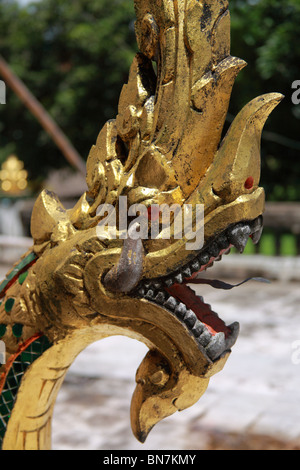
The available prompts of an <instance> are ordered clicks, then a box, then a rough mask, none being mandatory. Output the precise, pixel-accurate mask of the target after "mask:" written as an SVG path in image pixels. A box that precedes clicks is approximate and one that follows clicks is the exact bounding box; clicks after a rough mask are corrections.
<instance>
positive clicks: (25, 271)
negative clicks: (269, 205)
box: [0, 0, 282, 449]
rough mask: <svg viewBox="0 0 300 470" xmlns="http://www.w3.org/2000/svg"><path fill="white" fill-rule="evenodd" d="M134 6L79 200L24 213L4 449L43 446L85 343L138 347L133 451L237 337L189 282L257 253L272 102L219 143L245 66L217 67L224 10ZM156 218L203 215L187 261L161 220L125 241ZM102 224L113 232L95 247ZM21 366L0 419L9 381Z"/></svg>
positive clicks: (3, 317)
mask: <svg viewBox="0 0 300 470" xmlns="http://www.w3.org/2000/svg"><path fill="white" fill-rule="evenodd" d="M135 6H136V15H137V22H136V35H137V41H138V46H139V49H140V53H138V54H137V55H136V57H135V58H134V60H133V63H132V66H131V69H130V73H129V80H128V83H127V84H126V85H124V87H123V89H122V92H121V96H120V101H119V108H118V115H117V118H116V119H115V120H111V121H109V122H107V123H106V124H105V126H104V127H103V129H102V130H101V132H100V134H99V137H98V139H97V142H96V144H95V145H94V146H93V147H92V149H91V151H90V154H89V157H88V161H87V179H86V181H87V191H86V193H85V194H83V196H82V197H81V199H80V200H79V201H78V203H77V204H76V206H75V207H74V208H73V209H71V210H65V208H64V207H63V206H62V205H61V203H60V201H59V200H58V198H57V197H56V196H55V195H54V194H52V193H50V192H47V191H43V192H42V193H41V195H40V196H39V198H38V199H37V201H36V204H35V206H34V209H33V213H32V221H31V229H32V237H33V239H34V246H33V248H32V250H30V252H29V253H27V254H26V256H25V257H24V258H23V259H22V260H21V261H20V262H19V263H18V264H17V265H16V266H15V267H14V269H13V271H11V272H10V273H9V274H8V276H7V278H6V280H5V281H4V282H3V284H2V286H1V288H2V291H1V297H2V298H3V302H2V305H1V307H0V308H1V309H2V310H1V313H0V332H1V331H2V333H4V334H2V337H1V338H0V339H2V341H4V342H5V344H6V345H7V360H6V365H3V366H2V367H1V368H0V373H2V375H1V376H0V391H1V392H2V395H1V397H2V399H3V400H4V398H3V396H4V394H6V395H5V396H6V402H5V403H6V408H4V401H2V402H0V410H2V428H1V427H0V438H2V439H3V448H4V449H35V448H40V449H41V448H49V447H50V445H51V444H50V442H51V436H50V425H51V417H52V411H53V406H54V403H55V398H56V394H57V392H58V390H59V388H60V386H61V384H62V381H63V378H64V375H65V373H66V371H67V370H68V367H69V366H70V364H71V363H72V362H73V360H74V359H75V357H76V356H77V355H78V354H79V353H80V352H81V351H82V350H83V349H84V348H85V347H86V346H87V345H88V344H90V343H91V342H93V341H96V340H98V339H101V338H104V337H107V336H110V335H127V336H129V337H132V338H136V339H138V340H140V341H143V342H144V343H145V344H146V345H147V346H148V347H149V352H148V354H147V355H146V357H145V359H144V360H143V362H142V364H141V366H140V367H139V369H138V371H137V376H136V382H137V384H136V390H135V392H134V395H133V399H132V405H131V424H132V429H133V432H134V434H135V436H136V437H137V438H138V439H139V440H140V441H142V442H143V441H144V440H145V439H146V437H147V434H148V433H149V431H150V430H151V429H152V427H153V426H154V425H155V424H156V423H157V422H158V421H160V420H161V419H163V418H165V417H166V416H169V415H171V414H172V413H174V412H175V411H177V410H183V409H185V408H187V407H189V406H191V405H192V404H194V403H195V402H196V401H197V400H198V399H199V398H200V396H201V395H202V394H203V393H204V392H205V390H206V388H207V385H208V381H209V378H210V377H211V376H212V375H213V374H215V373H216V372H218V371H220V370H221V369H222V368H223V366H224V364H225V362H226V360H227V358H228V356H229V354H230V350H231V347H232V346H233V344H234V343H235V341H236V339H237V336H238V330H239V326H238V323H233V324H232V325H229V326H227V325H226V324H225V323H224V322H223V321H222V319H220V318H219V317H218V316H217V315H216V314H215V313H214V312H213V311H212V310H211V308H210V306H208V305H207V304H205V302H204V300H203V298H201V297H197V296H196V295H195V293H194V292H193V291H192V290H191V289H190V288H189V287H188V285H187V284H189V283H190V282H197V281H195V279H196V277H197V276H198V275H199V273H200V272H201V271H204V270H205V269H206V268H208V267H209V266H211V265H212V264H213V262H214V261H215V260H218V259H220V257H221V255H222V254H223V253H227V252H228V251H229V250H230V248H231V247H232V246H236V247H237V248H238V249H239V250H240V251H243V248H244V247H245V244H246V242H247V240H248V238H249V237H251V238H252V239H253V241H254V242H255V243H256V242H257V241H258V240H259V237H260V235H261V230H262V217H261V216H262V213H263V210H264V191H263V189H262V188H260V187H259V179H260V139H261V132H262V128H263V125H264V123H265V121H266V119H267V117H268V115H269V114H270V113H271V111H272V110H273V108H274V107H275V106H276V105H277V104H278V103H279V102H280V101H281V99H282V95H280V94H276V93H271V94H267V95H264V96H260V97H259V98H256V99H254V100H253V101H252V102H250V103H249V104H248V105H246V106H245V107H244V109H243V110H242V111H241V112H240V114H238V116H237V117H236V118H235V120H234V122H233V123H232V125H231V127H230V129H229V131H228V132H227V134H226V136H225V137H224V139H223V140H221V139H222V131H223V126H224V122H225V118H226V114H227V110H228V104H229V99H230V95H231V91H232V87H233V84H234V81H235V78H236V76H237V74H238V72H239V71H240V70H241V69H242V68H243V67H244V66H245V62H244V61H242V60H240V59H237V58H235V57H232V56H231V55H230V14H229V10H228V1H227V0H206V1H205V2H204V1H203V2H202V1H198V0H187V1H182V0H179V1H178V2H173V1H171V0H157V1H155V2H153V1H151V2H150V1H148V0H135ZM134 205H136V206H134ZM163 205H165V207H169V208H172V206H173V205H174V206H176V207H177V208H178V207H179V208H182V209H183V212H185V211H187V213H188V214H189V217H190V219H189V220H190V222H191V224H190V227H194V225H195V223H196V222H197V220H196V219H197V214H198V213H197V208H198V207H202V208H204V212H203V217H204V235H203V239H202V241H201V243H200V242H199V243H196V244H195V243H194V244H192V245H191V248H190V249H187V243H188V242H189V241H190V240H191V237H190V235H191V234H190V233H189V232H188V231H187V232H184V233H182V234H181V236H180V237H178V236H176V234H177V228H178V227H176V221H177V220H178V219H176V217H175V216H174V214H173V213H172V214H171V216H170V227H169V236H168V237H165V236H163V234H162V232H159V233H158V235H157V236H156V237H154V238H153V237H152V238H151V236H144V237H143V239H142V237H138V236H136V235H137V234H138V233H139V230H140V229H141V222H142V220H145V212H144V211H143V208H144V209H145V210H146V213H147V214H148V215H149V218H147V225H146V227H147V234H148V235H149V233H150V232H151V230H152V222H154V223H155V222H156V224H157V226H158V227H160V226H162V220H161V215H160V213H159V212H158V213H157V212H156V216H155V211H154V210H153V208H156V209H157V207H160V208H161V207H162V206H163ZM132 206H134V207H135V209H136V212H134V211H133V212H130V210H131V209H130V208H131V207H132ZM109 208H113V211H112V212H111V213H109ZM185 208H187V209H185ZM124 209H125V211H127V214H128V218H127V219H126V220H125V222H124V219H122V218H120V217H119V215H120V214H121V212H122V211H123V210H124ZM170 212H171V211H170ZM134 215H135V216H137V215H138V216H139V220H138V221H137V219H135V220H133V221H132V217H133V216H134ZM169 215H170V214H169ZM143 217H144V219H143ZM103 221H105V223H106V225H107V226H108V227H109V229H110V230H108V231H107V232H105V233H104V235H103V233H102V236H99V224H100V225H101V223H103ZM102 226H103V224H102ZM202 228H203V227H202ZM124 229H125V232H126V230H127V232H126V235H125V236H124ZM112 233H114V235H115V236H111V234H112ZM202 233H203V232H202ZM17 327H19V330H18V328H17ZM17 333H18V334H17ZM34 351H35V353H36V355H35V357H33V352H34ZM36 351H38V352H36ZM26 354H27V355H26ZM24 355H25V356H24ZM24 357H25V359H26V360H27V363H26V364H27V366H26V367H25V366H24V373H23V374H21V375H22V378H21V379H20V380H21V381H19V383H18V386H17V387H16V390H15V392H14V394H12V393H11V395H13V396H11V397H10V399H11V401H10V403H11V404H10V405H9V406H10V409H9V406H8V405H7V403H8V401H7V397H8V395H7V390H8V389H7V384H8V381H9V379H10V377H11V374H12V371H13V370H14V368H15V365H16V364H17V363H19V362H21V363H22V361H23V362H24V361H25V359H24ZM22 358H23V359H22ZM25 362H26V361H25ZM1 406H2V408H1ZM3 410H4V411H3ZM7 410H8V411H9V413H8V411H7ZM3 423H4V424H3ZM1 433H2V434H1Z"/></svg>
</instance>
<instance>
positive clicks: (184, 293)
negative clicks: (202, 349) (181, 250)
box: [165, 277, 270, 341]
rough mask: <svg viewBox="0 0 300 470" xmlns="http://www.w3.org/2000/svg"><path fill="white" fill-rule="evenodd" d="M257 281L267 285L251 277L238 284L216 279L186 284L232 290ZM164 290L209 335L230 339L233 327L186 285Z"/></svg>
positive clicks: (260, 279) (193, 280) (261, 279)
mask: <svg viewBox="0 0 300 470" xmlns="http://www.w3.org/2000/svg"><path fill="white" fill-rule="evenodd" d="M250 280H252V281H258V282H266V283H269V282H270V281H268V280H267V279H264V278H261V277H252V278H248V279H245V280H244V281H242V282H240V283H238V284H235V285H234V284H228V283H226V282H223V281H219V280H217V279H213V280H212V279H197V278H194V279H189V280H187V283H188V284H208V285H211V286H212V287H214V288H216V289H225V290H229V289H233V288H234V287H238V286H241V285H242V284H245V283H246V282H248V281H250ZM165 290H166V291H167V292H168V293H169V294H170V295H172V296H173V297H175V298H177V299H178V300H179V301H180V302H182V303H184V304H185V305H186V307H187V308H189V309H191V310H192V311H193V312H194V313H195V315H196V317H197V318H198V320H200V321H201V322H202V323H204V325H205V326H206V328H207V329H208V331H209V332H210V334H211V335H213V336H215V335H217V334H218V333H220V332H221V333H224V335H225V338H226V339H227V341H229V337H232V336H233V335H232V333H233V328H232V327H233V325H230V326H227V325H226V324H225V322H224V321H223V320H222V319H221V318H220V317H219V316H218V315H217V313H215V312H213V311H212V310H211V307H210V305H208V304H206V303H204V300H203V297H200V296H197V295H196V293H195V292H194V291H193V290H192V289H191V288H190V287H188V286H187V285H186V284H176V283H175V284H173V285H172V286H170V287H167V288H165Z"/></svg>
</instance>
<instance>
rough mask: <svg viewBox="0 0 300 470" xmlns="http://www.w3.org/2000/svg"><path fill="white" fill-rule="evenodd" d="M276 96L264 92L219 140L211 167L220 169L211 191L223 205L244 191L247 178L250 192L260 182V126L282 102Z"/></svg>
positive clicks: (238, 116) (280, 98)
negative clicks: (219, 143) (249, 183)
mask: <svg viewBox="0 0 300 470" xmlns="http://www.w3.org/2000/svg"><path fill="white" fill-rule="evenodd" d="M283 98H284V97H283V95H281V94H280V93H268V94H266V95H262V96H259V97H258V98H255V99H254V100H252V101H251V102H250V103H248V104H247V105H246V106H245V107H244V108H243V109H242V111H241V112H240V113H239V114H238V115H237V117H236V118H235V119H234V121H233V123H232V124H231V127H230V129H229V131H228V133H227V135H226V136H225V138H224V139H223V142H222V144H221V146H220V149H219V151H218V154H217V156H216V159H215V162H214V167H215V168H217V167H218V168H224V169H225V171H224V172H223V171H221V172H218V174H217V175H216V177H215V179H214V183H213V190H214V192H215V193H216V194H218V195H219V196H220V197H222V198H223V199H224V200H226V201H227V202H229V201H231V200H233V199H234V198H236V197H238V196H239V195H240V194H241V193H243V192H244V190H245V188H244V184H245V182H246V181H247V179H248V178H249V177H250V178H251V182H252V184H251V190H252V188H254V189H255V188H257V187H258V184H259V180H260V143H261V134H262V130H263V127H264V124H265V122H266V120H267V118H268V116H269V115H270V114H271V112H272V111H273V109H274V108H275V107H276V106H277V105H278V104H279V103H280V102H281V101H282V99H283Z"/></svg>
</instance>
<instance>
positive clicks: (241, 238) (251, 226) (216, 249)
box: [137, 217, 262, 360]
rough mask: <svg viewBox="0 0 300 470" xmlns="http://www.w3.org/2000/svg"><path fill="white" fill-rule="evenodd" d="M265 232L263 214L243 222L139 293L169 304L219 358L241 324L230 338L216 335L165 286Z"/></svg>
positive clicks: (240, 248) (241, 248)
mask: <svg viewBox="0 0 300 470" xmlns="http://www.w3.org/2000/svg"><path fill="white" fill-rule="evenodd" d="M261 233H262V217H258V218H257V219H256V220H254V221H252V222H249V223H240V224H238V225H235V226H232V227H229V228H228V229H227V230H226V231H225V232H224V233H222V234H221V235H219V236H218V237H217V238H216V239H215V240H214V241H213V242H212V243H210V244H209V245H208V246H207V247H206V249H205V250H204V251H202V252H200V253H199V254H198V256H197V257H196V258H194V259H193V260H192V261H190V262H189V263H188V264H187V265H186V266H184V267H183V268H181V269H180V270H179V271H177V272H175V273H173V274H172V275H171V276H170V275H169V276H167V277H164V278H159V279H152V280H144V281H142V282H141V283H140V284H139V286H138V288H137V294H138V295H139V296H141V297H143V298H145V299H147V300H150V301H152V302H155V303H157V304H159V305H161V306H163V307H165V308H166V309H168V310H169V311H170V312H172V313H173V314H175V316H176V317H177V318H178V319H179V320H181V321H183V323H184V324H185V325H186V326H187V328H188V329H189V331H190V332H191V333H192V334H193V336H194V337H195V339H196V341H197V342H198V343H199V345H201V346H202V347H203V348H205V351H206V354H207V355H208V357H209V358H210V359H211V360H216V359H217V358H218V357H219V356H220V355H221V354H222V353H223V352H224V351H226V350H228V349H230V348H231V347H232V346H233V345H234V343H235V342H236V340H237V337H238V334H239V323H238V322H235V323H232V324H231V325H229V327H228V328H230V329H231V332H232V333H231V334H230V335H229V337H228V338H225V334H224V333H223V332H219V333H216V334H215V335H212V334H211V333H210V332H209V330H208V329H207V328H206V326H205V325H204V324H203V323H202V322H201V321H200V320H199V319H198V318H197V317H196V315H195V313H194V312H193V311H192V310H190V309H187V307H186V306H185V305H184V304H183V303H180V302H178V301H177V300H176V299H175V298H174V297H172V296H169V294H167V292H166V291H165V290H161V289H163V288H164V287H170V286H172V285H173V284H175V283H176V284H181V283H183V282H186V281H187V280H188V279H189V278H190V277H191V276H192V274H193V273H195V272H198V271H200V270H201V268H203V269H206V268H208V267H210V266H212V265H213V263H214V261H219V260H220V259H221V258H222V256H221V255H220V253H221V252H222V253H223V254H228V253H229V252H230V247H231V246H235V247H236V248H237V249H238V251H239V252H240V253H242V252H243V251H244V249H245V246H246V244H247V242H248V239H249V236H250V235H251V237H252V241H253V243H255V244H256V243H258V241H259V239H260V237H261ZM212 258H213V260H212ZM200 300H201V301H202V302H203V298H202V297H200ZM215 315H216V314H215Z"/></svg>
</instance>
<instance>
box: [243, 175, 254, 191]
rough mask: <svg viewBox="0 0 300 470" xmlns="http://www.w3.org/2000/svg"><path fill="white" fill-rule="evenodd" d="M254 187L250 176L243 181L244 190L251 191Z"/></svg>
mask: <svg viewBox="0 0 300 470" xmlns="http://www.w3.org/2000/svg"><path fill="white" fill-rule="evenodd" d="M253 186H254V179H253V177H252V176H249V178H247V179H246V181H245V188H246V189H252V188H253Z"/></svg>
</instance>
